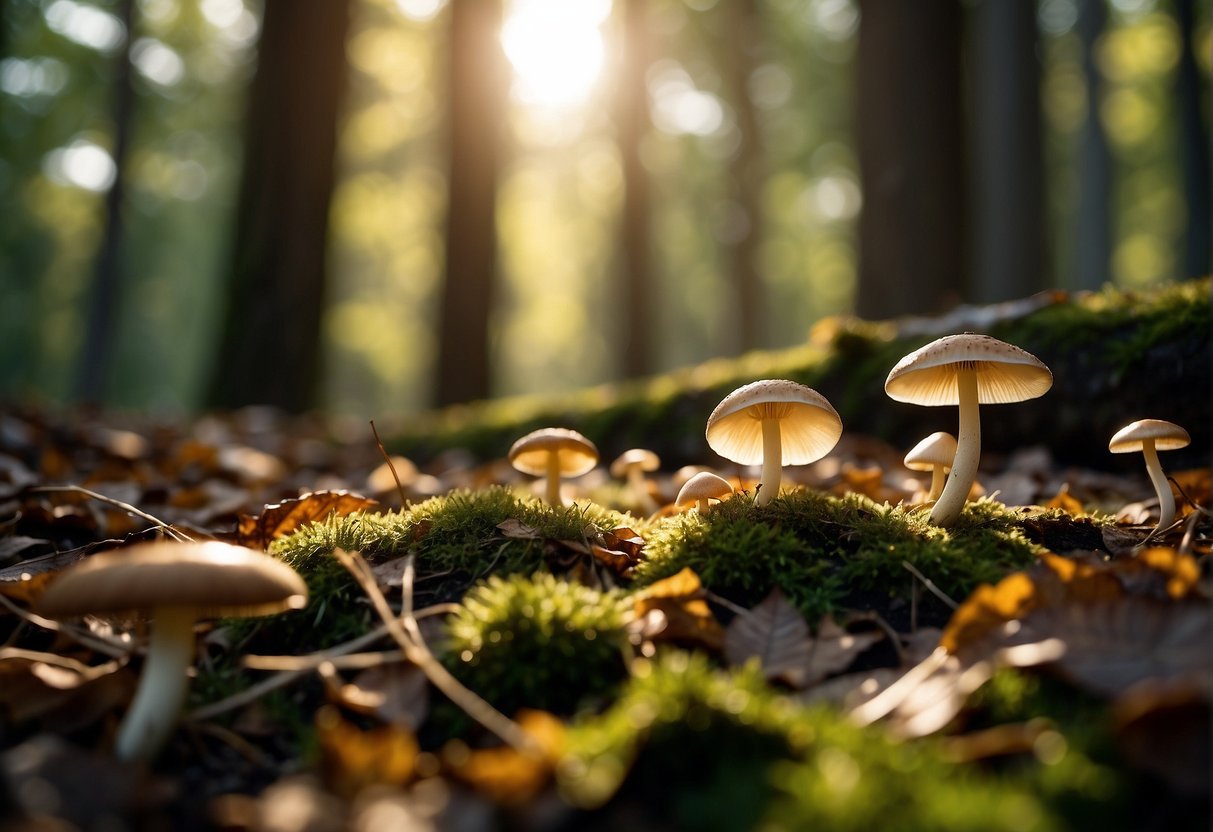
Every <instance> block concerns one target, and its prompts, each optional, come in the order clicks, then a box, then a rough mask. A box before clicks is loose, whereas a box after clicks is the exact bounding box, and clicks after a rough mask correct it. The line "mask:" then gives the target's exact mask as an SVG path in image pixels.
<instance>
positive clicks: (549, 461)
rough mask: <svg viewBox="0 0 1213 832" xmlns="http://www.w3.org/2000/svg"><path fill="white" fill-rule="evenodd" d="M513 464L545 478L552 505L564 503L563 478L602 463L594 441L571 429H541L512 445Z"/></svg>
mask: <svg viewBox="0 0 1213 832" xmlns="http://www.w3.org/2000/svg"><path fill="white" fill-rule="evenodd" d="M509 458H510V464H511V465H513V466H514V467H515V468H517V469H518V470H519V471H521V472H522V473H524V474H531V475H532V476H536V477H544V478H545V482H546V487H545V491H544V494H545V496H546V498H547V501H548V504H549V505H553V506H562V505H564V500H563V499H562V498H561V496H560V479H561V477H580V476H581V475H582V474H585V473H588V472H589V471H591V470H593V468H594V466H595V465H597V464H598V449H597V448H596V447H594V443H593V442H591V441H590V440H588V439H586V438H585V437H584V436H582V435H581V434H580V433H578V432H577V431H575V430H569V429H568V428H540V429H539V430H534V431H531V432H530V433H528V434H527V435H526V436H524V437H522V438H521V439H519V440H518V441H517V442H515V443H514V444H513V446H511V447H510V454H509Z"/></svg>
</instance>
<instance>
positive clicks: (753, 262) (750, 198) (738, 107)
mask: <svg viewBox="0 0 1213 832" xmlns="http://www.w3.org/2000/svg"><path fill="white" fill-rule="evenodd" d="M728 11H729V13H730V19H729V23H730V25H729V27H728V37H727V38H726V39H725V42H726V44H727V49H728V56H727V58H726V61H727V64H728V66H727V67H726V70H725V72H726V73H727V80H728V83H729V86H730V88H731V93H732V103H733V109H734V112H735V113H736V114H737V130H738V133H739V135H740V140H739V142H738V145H737V150H736V153H735V154H734V156H733V160H732V164H731V165H730V170H729V192H730V198H731V200H732V202H733V208H734V209H735V212H736V216H735V218H734V219H733V221H734V222H736V223H737V227H736V228H733V229H729V231H728V239H727V240H726V244H727V245H728V248H729V259H730V261H731V265H732V272H733V298H734V300H735V302H736V304H737V305H736V307H735V309H736V312H737V344H736V348H737V351H738V352H746V351H748V350H754V349H758V348H760V347H764V346H771V345H770V344H766V343H765V342H764V338H763V337H762V336H763V332H764V331H765V329H764V326H763V324H764V318H765V315H764V314H763V313H764V308H765V306H766V292H765V287H764V284H763V281H762V274H761V273H760V271H759V268H758V248H759V245H760V243H761V242H762V225H763V217H762V185H763V181H764V179H765V176H764V170H763V152H762V135H761V131H760V130H759V127H758V115H757V113H755V111H754V102H753V101H752V100H751V99H750V89H749V85H750V75H751V73H753V71H754V60H755V59H754V54H755V51H756V50H757V49H758V46H759V41H760V38H761V33H760V31H759V28H760V26H761V23H762V21H761V20H760V18H759V12H758V8H757V6H756V5H755V2H754V0H732V2H730V3H729V4H728Z"/></svg>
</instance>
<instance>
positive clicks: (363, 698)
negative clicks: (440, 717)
mask: <svg viewBox="0 0 1213 832" xmlns="http://www.w3.org/2000/svg"><path fill="white" fill-rule="evenodd" d="M336 692H337V695H338V701H339V702H340V704H342V705H344V706H345V707H347V708H349V709H350V710H351V711H355V712H357V713H361V714H366V715H368V716H374V717H376V718H377V719H380V720H382V721H384V722H387V723H390V724H392V725H396V726H399V727H401V728H407V729H409V730H410V731H416V730H417V728H418V727H419V726H420V725H421V723H422V722H424V721H425V717H426V714H427V713H428V712H429V704H430V689H429V680H428V679H426V676H425V673H423V672H422V671H421V669H420V668H418V667H417V666H416V665H413V664H408V663H406V662H395V663H393V664H384V665H379V666H378V667H371V668H367V669H366V670H364V671H362V672H361V673H359V674H358V675H357V676H355V677H354V680H353V681H352V682H347V683H345V684H343V685H340V686H339V687H338V688H337V691H336Z"/></svg>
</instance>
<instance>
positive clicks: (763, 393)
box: [706, 379, 842, 506]
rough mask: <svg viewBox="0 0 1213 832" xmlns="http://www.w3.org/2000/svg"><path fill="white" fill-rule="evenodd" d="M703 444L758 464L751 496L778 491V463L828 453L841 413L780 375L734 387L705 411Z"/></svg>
mask: <svg viewBox="0 0 1213 832" xmlns="http://www.w3.org/2000/svg"><path fill="white" fill-rule="evenodd" d="M706 433H707V440H708V446H709V447H711V449H712V450H714V451H715V452H716V453H718V454H720V455H721V456H722V457H724V458H725V459H730V460H732V461H733V462H736V463H738V464H740V465H758V464H759V463H761V464H762V479H761V480H759V483H760V489H759V491H758V496H757V497H756V498H755V500H754V502H755V504H756V505H760V506H761V505H766V504H767V503H769V502H770V501H771V500H772V499H774V498H775V495H777V494H778V493H779V483H780V480H781V479H782V478H783V466H784V465H807V464H808V463H810V462H816V461H817V460H819V459H821V458H822V457H823V456H825V455H826V454H828V453H829V452H830V450H831V449H832V448H833V447H834V446H835V445H836V444H838V438H839V437H840V436H842V419H840V418H839V416H838V413H837V412H835V410H834V408H833V407H831V406H830V403H829V402H828V401H827V400H826V398H825V396H823V395H821V394H820V393H818V392H817V391H816V390H814V389H813V388H811V387H805V386H804V385H803V384H797V383H796V382H794V381H787V380H784V379H764V380H762V381H755V382H751V383H750V384H746V385H744V386H742V387H739V388H737V389H736V390H734V391H733V392H732V393H730V394H729V395H727V396H725V397H724V399H723V400H721V402H720V404H718V405H716V409H715V410H713V411H712V415H711V416H709V417H708V426H707V431H706Z"/></svg>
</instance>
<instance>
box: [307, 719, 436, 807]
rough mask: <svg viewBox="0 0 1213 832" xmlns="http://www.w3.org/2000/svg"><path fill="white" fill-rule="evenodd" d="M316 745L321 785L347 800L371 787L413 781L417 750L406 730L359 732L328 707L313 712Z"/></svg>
mask: <svg viewBox="0 0 1213 832" xmlns="http://www.w3.org/2000/svg"><path fill="white" fill-rule="evenodd" d="M316 741H317V743H318V744H319V746H320V760H321V763H320V767H321V771H322V773H323V777H324V782H325V785H326V786H328V788H329V790H330V791H332V792H333V793H334V794H337V795H339V796H341V797H344V798H347V799H349V798H353V797H354V796H356V795H357V794H358V793H359V792H361V791H362V790H363V789H364V788H366V787H367V786H371V785H388V786H403V785H405V784H406V783H408V782H409V781H410V780H412V779H413V775H414V773H415V772H416V766H417V755H418V753H420V750H421V749H420V747H419V746H418V744H417V739H416V737H415V736H414V735H413V732H412V731H410V730H409V729H407V728H402V727H400V726H399V725H379V726H376V727H374V728H371V729H369V730H362V729H361V728H359V727H358V726H356V725H354V724H353V723H352V722H349V721H348V720H346V719H345V718H344V717H343V716H342V715H341V712H340V711H339V710H338V709H337V708H336V707H334V706H332V705H325V706H324V707H323V708H321V709H320V710H318V711H317V712H316Z"/></svg>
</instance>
